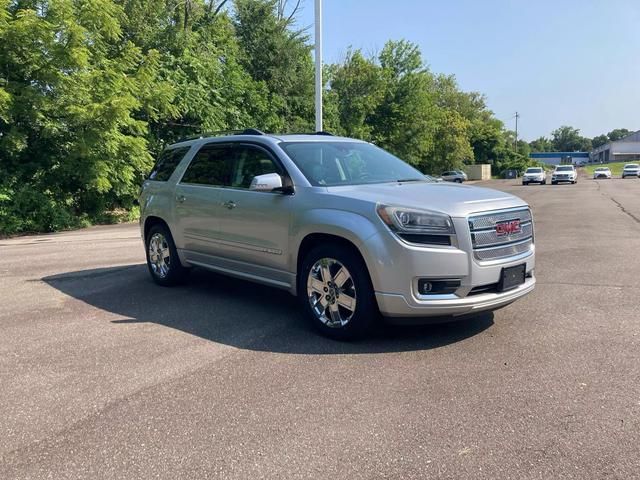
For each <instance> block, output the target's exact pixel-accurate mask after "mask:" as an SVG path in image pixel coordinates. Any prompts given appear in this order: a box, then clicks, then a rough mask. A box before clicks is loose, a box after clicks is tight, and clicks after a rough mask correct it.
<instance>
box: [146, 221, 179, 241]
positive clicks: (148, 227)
mask: <svg viewBox="0 0 640 480" xmlns="http://www.w3.org/2000/svg"><path fill="white" fill-rule="evenodd" d="M154 225H162V226H163V227H165V228H166V229H167V230H169V233H171V229H170V228H169V224H168V223H167V222H166V221H165V220H163V219H162V218H160V217H157V216H155V215H149V216H148V217H147V218H145V219H144V227H143V235H144V237H143V240H144V241H145V243H146V241H147V235H148V234H149V230H151V227H153V226H154ZM171 235H172V236H173V233H171Z"/></svg>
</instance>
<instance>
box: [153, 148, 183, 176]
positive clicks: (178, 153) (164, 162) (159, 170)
mask: <svg viewBox="0 0 640 480" xmlns="http://www.w3.org/2000/svg"><path fill="white" fill-rule="evenodd" d="M190 148H191V147H181V148H171V149H168V150H163V152H162V153H161V154H160V157H158V161H157V162H156V164H155V165H154V166H153V169H152V170H151V173H150V174H149V177H148V178H149V180H155V181H157V182H166V181H167V180H169V178H170V177H171V175H172V174H173V171H174V170H175V169H176V167H177V166H178V164H179V163H180V162H181V161H182V159H183V158H184V156H185V155H186V154H187V152H188V151H189V149H190Z"/></svg>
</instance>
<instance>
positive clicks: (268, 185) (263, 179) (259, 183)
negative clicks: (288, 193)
mask: <svg viewBox="0 0 640 480" xmlns="http://www.w3.org/2000/svg"><path fill="white" fill-rule="evenodd" d="M249 190H254V191H256V192H273V191H274V190H280V191H281V190H282V177H281V176H280V175H278V174H277V173H266V174H264V175H256V176H255V177H253V180H251V185H249Z"/></svg>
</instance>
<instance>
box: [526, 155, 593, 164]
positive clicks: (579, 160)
mask: <svg viewBox="0 0 640 480" xmlns="http://www.w3.org/2000/svg"><path fill="white" fill-rule="evenodd" d="M529 158H532V159H534V160H537V161H539V162H542V163H545V164H547V165H563V164H564V165H571V164H573V165H582V164H584V163H588V162H589V152H536V153H530V154H529Z"/></svg>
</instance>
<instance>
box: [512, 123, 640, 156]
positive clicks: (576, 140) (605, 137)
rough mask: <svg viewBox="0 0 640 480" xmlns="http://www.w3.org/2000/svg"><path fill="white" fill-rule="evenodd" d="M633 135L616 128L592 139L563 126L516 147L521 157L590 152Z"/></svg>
mask: <svg viewBox="0 0 640 480" xmlns="http://www.w3.org/2000/svg"><path fill="white" fill-rule="evenodd" d="M630 133H633V132H632V131H631V130H628V129H626V128H616V129H614V130H612V131H610V132H609V133H606V134H602V135H598V136H596V137H593V138H588V137H583V136H582V135H580V130H579V129H578V128H574V127H570V126H568V125H563V126H562V127H560V128H558V129H556V130H554V131H553V132H551V137H539V138H537V139H535V140H534V141H532V142H530V143H529V144H526V142H523V143H524V144H523V145H520V144H519V145H518V150H519V152H520V153H522V154H523V155H528V154H529V153H530V152H590V151H591V150H593V149H594V148H598V147H599V146H601V145H604V144H605V143H608V142H615V141H616V140H620V139H621V138H623V137H625V136H627V135H629V134H630Z"/></svg>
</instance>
